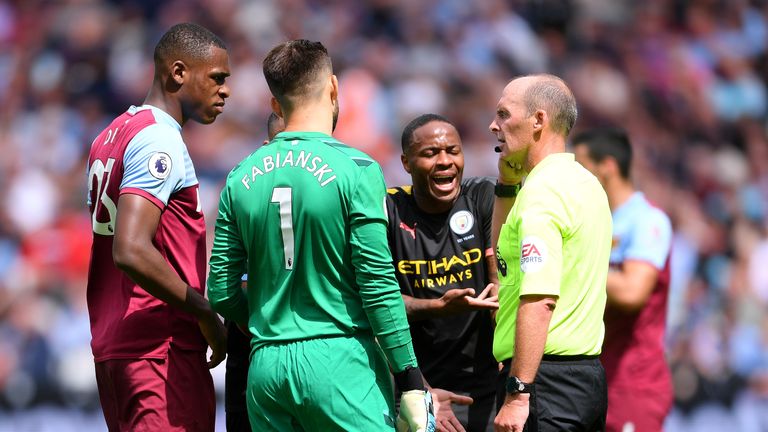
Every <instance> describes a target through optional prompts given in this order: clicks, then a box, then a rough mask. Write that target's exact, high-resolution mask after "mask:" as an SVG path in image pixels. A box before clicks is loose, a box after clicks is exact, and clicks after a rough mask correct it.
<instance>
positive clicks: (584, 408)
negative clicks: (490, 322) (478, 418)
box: [496, 355, 608, 432]
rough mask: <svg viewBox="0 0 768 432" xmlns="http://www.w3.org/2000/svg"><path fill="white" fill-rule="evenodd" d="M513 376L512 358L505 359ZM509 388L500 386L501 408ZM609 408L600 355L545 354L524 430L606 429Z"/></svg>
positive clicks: (600, 431) (506, 370)
mask: <svg viewBox="0 0 768 432" xmlns="http://www.w3.org/2000/svg"><path fill="white" fill-rule="evenodd" d="M503 363H504V368H503V369H502V372H501V373H502V374H503V376H509V366H510V363H511V361H510V360H506V361H504V362H503ZM505 395H506V389H505V388H502V387H501V386H500V388H499V389H498V393H497V398H496V403H497V408H498V409H501V405H502V404H503V403H504V396H505ZM607 409H608V386H607V384H606V380H605V370H604V369H603V365H602V364H600V360H599V359H598V358H597V357H596V356H551V355H545V356H544V358H543V359H542V361H541V365H540V366H539V371H538V373H537V374H536V379H535V381H534V389H533V392H532V393H531V402H530V414H529V416H528V421H527V422H526V423H525V429H524V432H562V431H573V432H576V431H579V432H603V431H605V414H606V410H607Z"/></svg>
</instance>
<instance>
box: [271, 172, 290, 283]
mask: <svg viewBox="0 0 768 432" xmlns="http://www.w3.org/2000/svg"><path fill="white" fill-rule="evenodd" d="M271 202H273V203H278V204H279V205H280V231H281V232H282V234H283V255H284V256H285V269H286V270H292V269H293V203H292V192H291V188H287V187H277V188H274V189H273V190H272V200H271Z"/></svg>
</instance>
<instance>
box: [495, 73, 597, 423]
mask: <svg viewBox="0 0 768 432" xmlns="http://www.w3.org/2000/svg"><path fill="white" fill-rule="evenodd" d="M576 114H577V111H576V101H575V99H574V97H573V93H572V92H571V90H570V89H569V88H568V86H567V85H566V84H565V82H563V80H561V79H560V78H558V77H555V76H552V75H533V76H524V77H520V78H517V79H514V80H512V81H511V82H510V83H509V84H508V85H507V86H506V87H505V88H504V91H503V93H502V95H501V98H500V99H499V102H498V105H497V107H496V115H495V118H494V120H493V123H491V125H490V129H491V132H492V133H493V134H494V135H496V137H497V139H498V140H499V142H500V144H499V145H498V147H496V151H497V152H499V153H500V155H499V178H498V183H497V186H496V190H495V192H496V199H495V202H494V214H493V236H494V237H493V238H494V244H495V245H496V256H497V259H498V261H499V311H498V314H497V316H496V320H497V326H496V331H495V334H494V342H493V354H494V356H495V357H496V359H497V360H499V361H501V362H503V363H504V366H505V367H504V370H505V371H506V372H507V373H508V376H509V378H508V379H507V383H506V387H505V391H506V394H505V395H502V397H501V398H498V399H497V400H499V401H502V400H503V404H502V405H501V406H500V408H499V412H498V415H497V416H496V420H495V425H494V426H495V429H496V431H497V432H502V431H523V430H525V431H538V432H545V431H558V432H559V431H602V430H604V428H605V413H606V408H607V395H606V391H607V390H606V381H605V371H604V370H603V367H602V365H601V364H600V361H599V360H598V355H599V354H600V347H601V346H602V343H603V335H604V332H605V329H604V327H603V311H604V309H605V301H606V292H605V282H606V277H607V274H608V257H609V254H610V248H611V211H610V208H609V207H608V199H607V198H606V195H605V192H604V190H603V188H602V187H601V186H600V183H599V182H598V180H597V179H596V178H595V177H594V176H593V175H592V174H591V173H589V171H587V170H586V169H584V168H583V167H582V166H581V165H580V164H579V163H577V162H576V161H575V160H574V155H573V154H571V153H566V152H565V141H566V137H567V136H568V132H569V131H570V130H571V128H572V127H573V124H574V123H575V121H576ZM523 179H524V182H523Z"/></svg>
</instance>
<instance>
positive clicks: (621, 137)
mask: <svg viewBox="0 0 768 432" xmlns="http://www.w3.org/2000/svg"><path fill="white" fill-rule="evenodd" d="M572 142H573V145H574V146H577V145H585V146H587V151H588V153H589V158H590V159H592V160H593V161H595V162H602V161H604V160H605V159H606V158H609V157H610V158H613V159H614V160H615V161H616V164H617V165H618V166H619V173H620V174H621V176H622V177H624V178H625V179H629V175H630V167H631V165H632V145H631V144H630V142H629V136H627V133H626V132H625V131H624V130H623V129H619V128H600V129H591V130H587V131H584V132H581V133H579V134H577V135H576V136H574V137H573V140H572Z"/></svg>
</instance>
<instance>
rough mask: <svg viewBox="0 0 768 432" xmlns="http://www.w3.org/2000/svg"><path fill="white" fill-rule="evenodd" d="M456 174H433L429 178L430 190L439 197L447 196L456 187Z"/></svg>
mask: <svg viewBox="0 0 768 432" xmlns="http://www.w3.org/2000/svg"><path fill="white" fill-rule="evenodd" d="M457 178H458V177H457V176H456V174H434V175H432V176H430V180H431V182H430V183H431V184H432V189H433V190H435V192H438V193H439V195H448V194H450V193H452V192H453V191H454V190H455V189H456V187H457V186H458V182H457V181H456V180H457Z"/></svg>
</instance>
